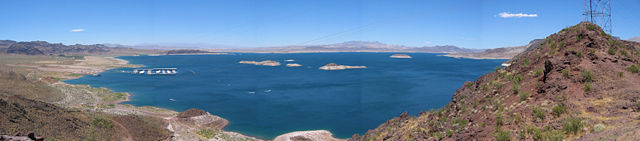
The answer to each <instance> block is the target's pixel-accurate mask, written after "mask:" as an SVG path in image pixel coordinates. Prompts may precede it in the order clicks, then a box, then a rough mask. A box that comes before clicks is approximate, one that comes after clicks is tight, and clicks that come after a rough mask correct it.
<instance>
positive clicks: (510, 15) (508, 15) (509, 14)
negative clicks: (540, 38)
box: [498, 12, 538, 18]
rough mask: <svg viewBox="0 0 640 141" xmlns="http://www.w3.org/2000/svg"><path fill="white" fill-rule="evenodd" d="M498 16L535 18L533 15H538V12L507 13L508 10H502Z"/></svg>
mask: <svg viewBox="0 0 640 141" xmlns="http://www.w3.org/2000/svg"><path fill="white" fill-rule="evenodd" d="M498 16H500V17H502V18H523V17H524V18H533V17H538V14H524V13H507V12H502V13H499V14H498Z"/></svg>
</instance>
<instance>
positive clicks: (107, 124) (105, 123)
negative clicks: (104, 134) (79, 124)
mask: <svg viewBox="0 0 640 141" xmlns="http://www.w3.org/2000/svg"><path fill="white" fill-rule="evenodd" d="M91 125H93V126H95V127H97V128H100V129H111V128H113V122H111V120H109V119H106V118H103V117H97V118H95V119H93V121H91Z"/></svg>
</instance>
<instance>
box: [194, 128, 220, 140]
mask: <svg viewBox="0 0 640 141" xmlns="http://www.w3.org/2000/svg"><path fill="white" fill-rule="evenodd" d="M196 134H198V135H200V136H202V137H204V138H206V139H211V138H213V137H215V136H216V135H217V132H215V131H213V130H210V129H202V130H200V131H198V132H196Z"/></svg>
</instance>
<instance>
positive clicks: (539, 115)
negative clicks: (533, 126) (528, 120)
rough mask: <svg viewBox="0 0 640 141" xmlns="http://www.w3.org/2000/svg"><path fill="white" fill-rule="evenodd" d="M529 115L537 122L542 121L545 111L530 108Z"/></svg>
mask: <svg viewBox="0 0 640 141" xmlns="http://www.w3.org/2000/svg"><path fill="white" fill-rule="evenodd" d="M531 115H532V116H533V117H534V118H535V119H538V120H544V117H545V111H544V109H542V108H540V107H537V106H536V107H533V108H531Z"/></svg>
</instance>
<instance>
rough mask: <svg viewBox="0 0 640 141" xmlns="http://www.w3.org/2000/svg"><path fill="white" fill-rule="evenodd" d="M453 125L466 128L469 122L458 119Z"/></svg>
mask: <svg viewBox="0 0 640 141" xmlns="http://www.w3.org/2000/svg"><path fill="white" fill-rule="evenodd" d="M453 124H457V125H458V127H464V126H465V125H467V120H465V119H460V118H456V119H454V120H453Z"/></svg>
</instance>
